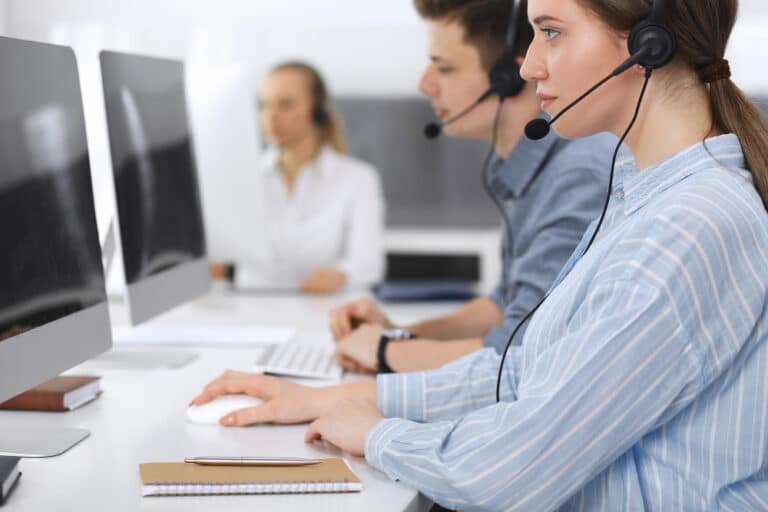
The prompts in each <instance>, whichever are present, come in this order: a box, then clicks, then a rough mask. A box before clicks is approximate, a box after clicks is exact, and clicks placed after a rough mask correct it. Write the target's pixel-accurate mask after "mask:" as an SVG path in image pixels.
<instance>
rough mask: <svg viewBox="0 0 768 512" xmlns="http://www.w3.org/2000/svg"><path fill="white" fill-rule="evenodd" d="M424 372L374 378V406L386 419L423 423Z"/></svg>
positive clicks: (391, 374)
mask: <svg viewBox="0 0 768 512" xmlns="http://www.w3.org/2000/svg"><path fill="white" fill-rule="evenodd" d="M425 381H426V374H425V372H413V373H390V374H384V375H379V376H378V377H377V378H376V389H377V392H376V405H378V407H379V410H380V411H381V412H382V413H383V414H384V416H386V417H387V418H407V419H409V420H414V421H424V418H425V417H426V410H425V409H426V405H427V401H426V396H425V389H426V382H425Z"/></svg>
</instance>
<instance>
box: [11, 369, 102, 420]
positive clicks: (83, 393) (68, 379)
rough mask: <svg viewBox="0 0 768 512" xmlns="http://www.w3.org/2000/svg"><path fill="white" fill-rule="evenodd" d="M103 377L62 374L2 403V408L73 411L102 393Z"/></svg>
mask: <svg viewBox="0 0 768 512" xmlns="http://www.w3.org/2000/svg"><path fill="white" fill-rule="evenodd" d="M100 379H101V377H94V376H74V375H62V376H59V377H54V378H53V379H51V380H49V381H48V382H45V383H43V384H40V385H39V386H37V387H34V388H32V389H30V390H28V391H25V392H24V393H22V394H20V395H17V396H15V397H13V398H11V399H10V400H8V401H6V402H3V403H2V404H0V409H21V410H26V411H57V412H60V411H71V410H72V409H76V408H78V407H80V406H81V405H84V404H86V403H88V402H90V401H91V400H93V399H95V398H96V397H98V396H99V395H100V394H101V381H100Z"/></svg>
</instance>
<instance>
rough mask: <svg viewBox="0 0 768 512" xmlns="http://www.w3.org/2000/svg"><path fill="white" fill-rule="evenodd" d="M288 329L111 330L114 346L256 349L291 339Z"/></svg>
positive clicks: (246, 327) (142, 327)
mask: <svg viewBox="0 0 768 512" xmlns="http://www.w3.org/2000/svg"><path fill="white" fill-rule="evenodd" d="M295 334H296V329H294V328H292V327H261V326H229V325H222V326H213V325H201V326H194V327H192V326H165V325H162V326H160V325H159V326H141V327H125V326H119V327H113V330H112V337H113V343H114V344H115V345H150V344H152V345H154V344H157V345H197V346H200V345H203V346H215V345H219V346H227V345H229V346H260V345H269V344H272V343H284V342H286V341H289V340H290V339H292V338H293V336H294V335H295Z"/></svg>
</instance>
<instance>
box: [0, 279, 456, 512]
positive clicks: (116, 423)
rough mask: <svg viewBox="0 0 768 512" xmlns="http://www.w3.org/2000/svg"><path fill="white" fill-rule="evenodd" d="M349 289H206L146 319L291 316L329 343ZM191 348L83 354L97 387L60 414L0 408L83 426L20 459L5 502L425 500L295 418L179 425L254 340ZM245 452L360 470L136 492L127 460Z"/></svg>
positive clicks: (142, 506) (137, 505)
mask: <svg viewBox="0 0 768 512" xmlns="http://www.w3.org/2000/svg"><path fill="white" fill-rule="evenodd" d="M349 298H350V297H349V296H336V297H330V298H311V297H298V296H288V295H283V296H267V295H262V296H258V295H256V296H254V295H244V294H224V293H213V294H211V295H209V296H207V297H205V298H204V299H201V300H198V301H195V302H193V303H191V304H188V305H186V306H183V307H181V308H177V309H176V310H174V311H172V312H170V313H168V314H166V315H163V316H161V317H160V318H158V319H157V320H155V323H156V324H157V325H164V324H165V325H180V324H184V325H194V323H199V324H205V325H218V324H221V325H228V324H229V325H272V326H278V325H281V326H293V327H295V328H296V329H297V335H296V340H297V341H301V342H316V343H329V340H330V335H329V333H328V329H327V323H328V316H327V315H328V310H329V309H330V308H331V307H333V306H335V305H338V304H340V303H341V302H343V301H344V300H346V299H349ZM454 307H455V305H448V304H440V305H429V304H420V305H409V306H396V307H388V308H386V309H387V312H388V313H389V314H390V315H391V316H392V318H393V320H395V321H397V322H403V323H405V322H410V321H413V320H416V319H419V318H424V317H428V316H433V315H436V314H443V313H446V312H448V311H450V310H451V309H453V308H454ZM112 317H113V323H114V324H116V325H123V324H125V322H126V318H127V315H126V312H125V308H124V306H123V305H121V304H116V305H113V308H112ZM188 350H192V351H194V352H197V353H198V354H199V357H198V358H197V359H196V360H195V361H193V362H192V363H190V364H188V365H187V366H185V367H183V368H179V369H175V370H170V369H154V370H139V369H129V368H118V367H114V366H105V365H104V363H99V362H97V361H89V362H86V363H84V364H82V365H80V366H78V367H76V368H74V369H73V370H72V371H71V372H68V373H79V374H84V373H95V374H98V375H102V376H103V381H102V387H103V389H104V394H103V395H102V397H101V398H99V399H98V400H96V401H95V402H93V403H91V404H89V405H87V406H85V407H83V408H81V409H78V410H76V411H73V412H69V413H29V412H10V411H2V412H0V418H2V419H1V421H3V423H4V424H8V425H15V424H22V423H26V424H29V423H28V422H30V421H34V423H35V424H36V425H46V426H66V427H82V428H87V429H89V430H90V431H91V436H90V437H89V438H88V439H86V440H85V441H83V442H82V443H80V444H79V445H78V446H75V447H74V448H73V449H71V450H70V451H69V452H67V453H65V454H64V455H62V456H59V457H56V458H51V459H25V460H23V461H21V464H20V469H21V471H22V472H23V473H24V475H23V477H22V479H21V481H20V484H19V486H18V488H17V489H16V491H15V492H14V494H13V495H12V496H11V499H10V500H9V502H8V503H7V505H6V507H4V510H8V511H9V512H11V511H16V510H18V511H40V512H42V511H48V510H61V509H62V506H63V507H64V508H66V509H69V510H110V511H129V510H130V511H134V510H185V511H196V510H227V511H228V512H231V511H237V510H248V511H249V512H250V511H253V510H254V507H258V510H270V511H289V510H313V511H314V510H317V511H326V510H327V511H331V510H333V511H338V510H363V509H364V510H366V512H375V511H379V510H380V511H393V510H403V511H412V510H413V511H415V510H418V509H420V508H423V507H424V506H425V501H424V500H423V499H421V498H420V497H419V495H418V493H417V492H416V491H414V490H413V489H411V488H409V487H407V486H405V485H402V484H399V483H393V482H391V481H390V480H389V479H388V478H387V477H386V476H385V475H383V474H382V473H380V472H379V471H377V470H375V469H373V468H370V467H369V466H368V465H367V464H366V462H365V460H364V459H358V458H354V457H351V456H349V455H348V454H341V453H340V452H338V451H337V450H336V449H334V448H332V447H330V446H328V445H306V444H304V442H303V436H304V432H305V429H306V426H304V425H298V426H258V427H251V428H243V429H232V428H223V427H218V426H201V425H192V424H188V423H187V422H186V420H185V410H186V406H187V403H188V401H189V400H190V399H191V398H192V397H193V396H195V395H196V393H197V392H198V391H199V390H200V389H201V388H202V386H203V385H204V384H206V383H207V382H208V381H209V380H211V379H212V378H214V377H216V376H217V375H219V374H220V373H221V372H222V371H223V370H225V369H227V368H231V369H238V370H244V371H248V370H249V367H250V365H251V362H252V361H253V360H254V358H255V355H256V353H257V352H256V351H257V350H258V349H248V348H242V347H240V348H217V347H215V346H211V347H204V348H200V347H194V348H189V349H188ZM240 453H243V454H253V455H280V456H295V457H329V456H343V457H344V458H345V459H346V460H347V461H348V462H349V463H350V466H351V467H352V469H353V471H354V472H355V473H356V474H357V475H358V476H359V477H360V478H361V480H362V481H363V485H364V487H365V490H364V491H363V492H362V493H353V494H343V495H322V494H315V495H279V496H227V497H189V498H141V492H140V480H139V470H138V466H139V464H140V463H143V462H157V461H179V460H182V459H183V458H184V457H187V456H190V455H204V454H240Z"/></svg>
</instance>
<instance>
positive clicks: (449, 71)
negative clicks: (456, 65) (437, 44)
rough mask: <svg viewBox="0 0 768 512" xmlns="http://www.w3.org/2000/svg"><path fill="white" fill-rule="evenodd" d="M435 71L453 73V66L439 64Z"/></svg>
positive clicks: (444, 73)
mask: <svg viewBox="0 0 768 512" xmlns="http://www.w3.org/2000/svg"><path fill="white" fill-rule="evenodd" d="M437 72H438V73H440V74H441V75H448V74H451V73H453V68H451V67H446V66H440V67H438V68H437Z"/></svg>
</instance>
